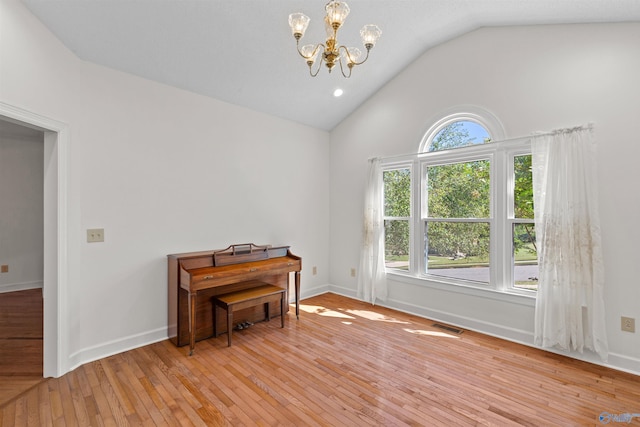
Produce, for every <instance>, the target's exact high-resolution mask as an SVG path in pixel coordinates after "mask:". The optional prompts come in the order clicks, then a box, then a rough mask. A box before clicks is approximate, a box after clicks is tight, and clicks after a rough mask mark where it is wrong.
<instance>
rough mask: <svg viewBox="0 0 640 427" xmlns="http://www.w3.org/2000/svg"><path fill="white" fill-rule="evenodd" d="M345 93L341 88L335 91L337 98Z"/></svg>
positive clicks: (334, 94)
mask: <svg viewBox="0 0 640 427" xmlns="http://www.w3.org/2000/svg"><path fill="white" fill-rule="evenodd" d="M343 93H344V91H343V90H342V89H340V88H338V89H336V90H334V91H333V96H335V97H336V98H337V97H339V96H342V94H343Z"/></svg>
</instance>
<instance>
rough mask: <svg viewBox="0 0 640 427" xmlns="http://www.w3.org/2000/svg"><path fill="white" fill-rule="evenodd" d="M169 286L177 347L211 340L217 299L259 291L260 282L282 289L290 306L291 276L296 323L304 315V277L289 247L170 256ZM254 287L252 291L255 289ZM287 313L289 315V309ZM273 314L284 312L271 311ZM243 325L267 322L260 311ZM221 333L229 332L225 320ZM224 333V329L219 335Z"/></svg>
mask: <svg viewBox="0 0 640 427" xmlns="http://www.w3.org/2000/svg"><path fill="white" fill-rule="evenodd" d="M167 258H168V274H169V277H168V281H169V339H170V340H171V341H172V342H173V343H174V344H175V345H177V346H184V345H187V344H189V343H190V341H191V335H192V332H193V336H194V339H195V341H199V340H203V339H206V338H210V337H212V336H213V321H214V319H213V306H212V305H211V304H212V303H211V298H212V297H213V296H215V295H220V294H225V293H229V292H235V291H238V290H241V289H247V288H249V287H251V286H255V283H256V281H257V280H259V281H261V282H264V283H269V284H272V285H276V286H280V287H282V288H284V289H285V290H286V293H285V295H286V298H287V301H288V300H289V297H288V295H289V282H290V280H289V279H290V273H292V272H293V273H294V286H295V288H294V292H295V301H296V317H298V316H299V315H300V271H301V270H302V259H301V258H300V257H299V256H296V255H294V254H292V253H291V252H290V251H289V246H280V247H272V246H257V245H254V244H252V243H248V244H242V245H232V246H229V247H228V248H226V249H223V250H218V251H216V250H214V251H204V252H188V253H182V254H172V255H167ZM252 284H253V285H252ZM286 306H287V310H288V304H287V305H286ZM270 310H271V312H272V313H274V314H276V315H277V314H278V313H279V314H280V315H283V314H284V313H280V307H277V306H276V304H274V307H270ZM236 318H237V319H238V320H239V321H251V322H255V321H258V320H261V319H263V318H264V312H262V311H260V310H259V309H258V308H257V307H253V308H248V309H246V310H245V311H244V312H239V314H238V315H236ZM215 321H216V322H217V323H216V324H217V328H218V330H219V331H220V330H225V329H226V323H225V322H226V320H225V319H224V318H223V317H220V318H219V319H215ZM221 328H222V329H221Z"/></svg>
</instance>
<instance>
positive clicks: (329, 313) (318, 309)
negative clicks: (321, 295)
mask: <svg viewBox="0 0 640 427" xmlns="http://www.w3.org/2000/svg"><path fill="white" fill-rule="evenodd" d="M300 310H302V311H305V312H307V313H311V314H318V315H320V316H326V317H340V318H344V319H355V317H353V316H349V315H347V314H344V313H340V312H339V311H333V310H329V309H328V308H325V307H322V306H320V305H307V304H300Z"/></svg>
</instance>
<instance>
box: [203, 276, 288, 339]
mask: <svg viewBox="0 0 640 427" xmlns="http://www.w3.org/2000/svg"><path fill="white" fill-rule="evenodd" d="M270 302H280V313H281V315H280V327H281V328H284V315H285V312H286V301H285V289H284V288H281V287H279V286H274V285H269V284H266V283H265V284H262V285H260V286H257V287H254V288H249V289H243V290H241V291H237V292H230V293H228V294H223V295H216V296H215V297H213V304H212V305H213V335H214V336H216V337H217V336H218V335H219V333H218V331H217V326H216V323H217V322H216V320H217V308H218V307H220V308H223V309H225V310H226V311H227V346H228V347H231V332H232V331H233V312H234V311H238V310H242V309H243V308H249V307H255V306H257V305H259V304H264V312H265V319H264V320H265V321H267V322H268V321H269V320H271V316H270V314H269V303H270Z"/></svg>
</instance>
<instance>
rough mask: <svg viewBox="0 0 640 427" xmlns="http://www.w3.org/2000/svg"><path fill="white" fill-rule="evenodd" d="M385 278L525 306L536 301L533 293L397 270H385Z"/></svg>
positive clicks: (531, 305)
mask: <svg viewBox="0 0 640 427" xmlns="http://www.w3.org/2000/svg"><path fill="white" fill-rule="evenodd" d="M386 274H387V278H388V279H389V280H393V281H396V282H401V283H405V284H408V285H414V286H422V287H427V288H431V289H438V290H442V291H447V292H455V293H460V294H464V295H471V296H476V297H481V298H489V299H494V300H498V301H504V302H508V303H511V304H520V305H524V306H527V307H534V306H535V303H536V295H535V294H530V295H527V294H523V293H518V292H507V291H499V290H497V289H491V288H488V287H487V288H484V287H479V286H472V285H467V284H462V283H456V284H453V283H450V282H446V281H442V280H437V279H433V278H430V277H429V278H427V277H416V276H412V275H409V274H403V273H401V272H398V271H387V273H386Z"/></svg>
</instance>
